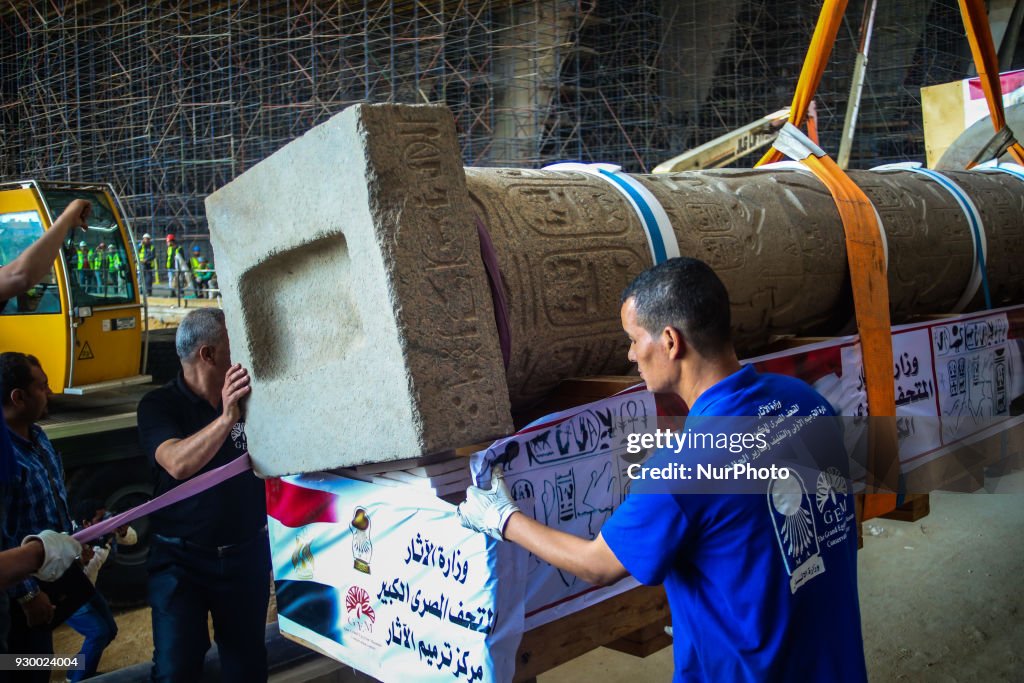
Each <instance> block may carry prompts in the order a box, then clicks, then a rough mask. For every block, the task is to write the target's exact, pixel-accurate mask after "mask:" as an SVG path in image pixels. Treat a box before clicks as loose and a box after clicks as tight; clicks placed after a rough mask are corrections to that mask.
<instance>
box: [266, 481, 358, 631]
mask: <svg viewBox="0 0 1024 683" xmlns="http://www.w3.org/2000/svg"><path fill="white" fill-rule="evenodd" d="M266 492H267V515H269V516H270V517H271V518H273V519H274V520H276V521H277V522H278V523H280V524H282V525H284V526H287V527H292V528H298V527H303V526H306V525H307V524H313V523H315V522H326V523H333V522H337V521H339V517H338V507H339V505H338V496H337V495H335V494H333V493H330V492H329V491H319V490H317V489H308V488H304V487H302V486H295V485H294V484H290V483H288V482H286V481H282V480H281V479H268V480H267V484H266ZM297 553H298V554H296V555H294V556H293V560H292V563H293V565H298V564H301V563H302V562H303V561H304V560H306V559H307V558H305V557H303V555H302V554H301V551H297ZM308 559H311V558H308ZM274 592H275V594H276V596H277V597H276V599H277V612H278V614H280V615H282V616H284V617H287V618H288V619H291V620H292V621H294V622H295V623H297V624H300V625H302V626H304V627H306V628H308V629H310V630H311V631H315V632H316V633H319V634H321V635H323V636H325V637H327V638H330V639H331V640H333V641H335V642H337V643H340V642H341V639H342V635H341V629H340V628H339V626H340V623H341V613H340V608H341V599H342V598H341V593H340V592H339V591H338V589H337V588H335V587H333V586H327V585H325V584H322V583H317V582H316V581H307V580H295V579H281V580H275V581H274Z"/></svg>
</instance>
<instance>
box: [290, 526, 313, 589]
mask: <svg viewBox="0 0 1024 683" xmlns="http://www.w3.org/2000/svg"><path fill="white" fill-rule="evenodd" d="M292 569H294V570H295V576H296V577H298V578H300V579H305V580H306V581H312V580H313V572H314V566H313V549H312V548H311V547H310V542H309V541H307V540H306V535H305V534H304V533H302V532H300V533H299V535H298V536H296V537H295V550H293V551H292Z"/></svg>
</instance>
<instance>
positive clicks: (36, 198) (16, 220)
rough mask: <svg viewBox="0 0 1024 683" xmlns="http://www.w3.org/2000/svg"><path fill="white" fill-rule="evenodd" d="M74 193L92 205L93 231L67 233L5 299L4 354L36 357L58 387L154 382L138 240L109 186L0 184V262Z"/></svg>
mask: <svg viewBox="0 0 1024 683" xmlns="http://www.w3.org/2000/svg"><path fill="white" fill-rule="evenodd" d="M74 199H85V200H88V201H89V202H90V203H91V204H92V215H91V217H90V218H89V230H88V231H87V232H85V233H82V232H75V233H73V235H72V236H69V238H68V241H67V242H66V243H65V244H64V247H63V249H61V254H60V257H59V258H58V259H57V260H56V261H55V262H54V264H53V268H52V269H51V270H50V272H49V273H48V274H47V276H46V277H44V278H43V280H42V281H41V282H39V283H37V284H36V285H35V286H34V287H33V288H32V289H31V290H29V292H28V293H26V294H24V295H21V296H18V297H16V298H13V299H10V300H9V301H7V302H4V305H3V308H2V309H0V351H22V352H26V353H31V354H33V355H35V356H36V357H38V358H39V361H40V363H41V364H42V366H43V368H44V369H45V370H46V373H47V375H48V376H49V379H50V387H51V389H52V390H53V391H54V393H67V394H84V393H90V392H95V391H100V390H106V389H112V388H117V387H122V386H126V385H132V384H142V383H146V382H149V381H150V380H151V378H150V376H149V375H145V374H142V372H141V369H142V368H143V367H144V360H145V359H144V356H145V352H146V349H145V344H144V343H143V337H144V335H143V330H144V327H145V325H146V316H145V313H144V307H145V302H144V301H143V299H142V296H141V292H140V291H139V286H138V282H139V280H138V270H137V268H138V266H137V259H136V246H135V243H134V240H133V239H132V235H131V231H130V229H129V227H128V223H127V221H126V219H125V213H124V210H123V208H122V206H121V202H120V200H119V199H118V197H117V195H116V193H115V192H114V190H113V188H112V187H111V186H110V185H109V184H104V183H66V182H44V181H32V180H29V181H21V182H13V183H3V184H0V261H2V262H3V263H9V262H11V261H12V260H13V259H15V258H16V257H17V256H18V255H19V254H20V253H21V252H22V251H23V250H24V249H25V248H27V247H28V246H29V245H30V244H32V242H33V241H34V240H35V239H36V238H38V237H39V236H40V235H42V234H43V231H44V230H47V229H49V227H50V225H51V224H52V222H53V220H54V219H55V218H56V217H57V216H59V215H60V214H61V212H62V211H63V210H64V208H65V207H66V206H67V205H68V204H69V203H71V201H72V200H74Z"/></svg>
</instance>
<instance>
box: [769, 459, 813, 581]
mask: <svg viewBox="0 0 1024 683" xmlns="http://www.w3.org/2000/svg"><path fill="white" fill-rule="evenodd" d="M768 511H769V513H770V514H771V515H772V523H773V524H774V526H775V537H776V539H777V540H778V542H779V550H780V551H781V553H782V559H783V561H784V562H785V563H786V571H787V572H788V573H789V590H790V592H792V593H796V591H797V589H798V588H800V586H802V585H804V584H805V583H807V582H808V581H810V580H811V579H812V578H814V577H815V576H817V575H818V574H822V573H824V572H825V563H824V562H823V561H822V559H821V555H820V552H821V548H820V547H819V545H818V532H817V528H816V526H815V522H814V515H813V513H812V509H811V499H810V496H808V495H807V489H806V488H804V482H803V479H801V478H800V475H799V474H797V473H796V472H790V476H789V477H787V478H785V479H773V480H772V482H771V484H769V485H768Z"/></svg>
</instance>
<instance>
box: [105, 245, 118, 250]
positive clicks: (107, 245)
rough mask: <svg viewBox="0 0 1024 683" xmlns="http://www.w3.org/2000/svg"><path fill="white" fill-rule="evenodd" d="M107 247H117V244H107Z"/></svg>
mask: <svg viewBox="0 0 1024 683" xmlns="http://www.w3.org/2000/svg"><path fill="white" fill-rule="evenodd" d="M107 249H117V245H116V244H108V245H107Z"/></svg>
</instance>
